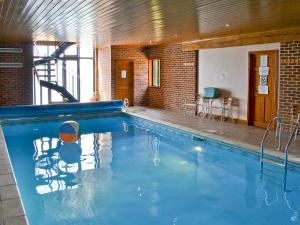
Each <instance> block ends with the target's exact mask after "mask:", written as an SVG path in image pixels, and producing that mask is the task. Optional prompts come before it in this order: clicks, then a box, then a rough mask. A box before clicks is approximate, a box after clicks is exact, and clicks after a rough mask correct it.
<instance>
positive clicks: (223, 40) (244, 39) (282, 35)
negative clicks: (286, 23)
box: [182, 27, 300, 51]
mask: <svg viewBox="0 0 300 225" xmlns="http://www.w3.org/2000/svg"><path fill="white" fill-rule="evenodd" d="M299 39H300V27H295V28H289V29H284V30H274V31H266V32H258V33H250V34H241V35H235V36H227V37H220V38H213V39H206V40H199V41H192V42H187V43H183V45H182V49H183V51H191V50H198V49H206V48H224V47H233V46H240V45H253V44H265V43H274V42H281V41H292V40H299Z"/></svg>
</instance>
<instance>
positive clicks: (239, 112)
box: [198, 43, 280, 120]
mask: <svg viewBox="0 0 300 225" xmlns="http://www.w3.org/2000/svg"><path fill="white" fill-rule="evenodd" d="M275 49H276V50H279V49H280V43H272V44H260V45H246V46H238V47H228V48H216V49H203V50H199V73H198V74H199V75H198V76H199V79H198V93H199V94H202V93H204V88H205V87H216V88H220V89H224V90H226V91H228V92H229V93H230V95H231V96H232V97H234V98H235V99H236V100H237V101H236V102H237V103H238V106H236V107H234V112H233V114H234V117H235V118H239V119H242V120H247V103H248V53H249V52H251V51H261V50H275ZM216 104H218V103H216ZM214 113H216V114H217V112H214Z"/></svg>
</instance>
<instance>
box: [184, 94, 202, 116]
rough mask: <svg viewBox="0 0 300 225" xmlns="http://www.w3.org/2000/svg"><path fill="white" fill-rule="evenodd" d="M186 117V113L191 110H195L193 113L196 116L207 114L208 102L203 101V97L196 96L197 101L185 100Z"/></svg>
mask: <svg viewBox="0 0 300 225" xmlns="http://www.w3.org/2000/svg"><path fill="white" fill-rule="evenodd" d="M183 106H184V115H186V112H187V111H188V109H189V108H192V109H193V112H194V113H195V115H199V114H200V113H206V108H207V107H206V102H205V101H204V100H203V97H202V96H201V95H199V94H198V95H196V99H195V100H193V101H191V100H189V99H187V98H185V99H184V103H183Z"/></svg>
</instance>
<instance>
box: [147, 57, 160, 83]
mask: <svg viewBox="0 0 300 225" xmlns="http://www.w3.org/2000/svg"><path fill="white" fill-rule="evenodd" d="M154 61H159V80H158V83H159V85H153V75H154V74H153V62H154ZM160 71H161V69H160V59H157V58H156V59H149V60H148V86H149V87H154V88H160V86H161V83H160V77H161V76H160V75H161V72H160Z"/></svg>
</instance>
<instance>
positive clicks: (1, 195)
mask: <svg viewBox="0 0 300 225" xmlns="http://www.w3.org/2000/svg"><path fill="white" fill-rule="evenodd" d="M0 225H28V221H27V218H26V216H25V211H24V207H23V204H22V201H21V198H20V193H19V190H18V186H17V183H16V179H15V176H14V173H13V169H12V165H11V162H10V159H9V156H8V151H7V147H6V143H5V139H4V134H3V131H2V127H1V126H0Z"/></svg>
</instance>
